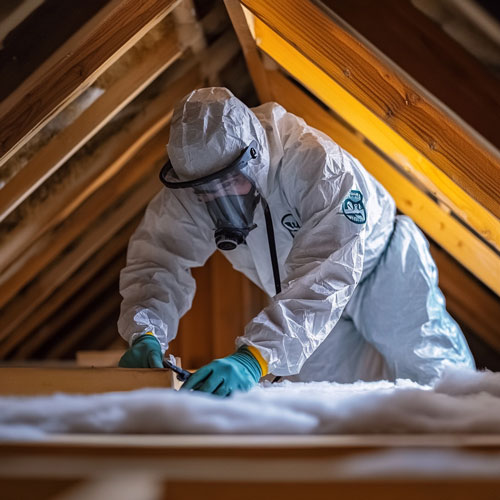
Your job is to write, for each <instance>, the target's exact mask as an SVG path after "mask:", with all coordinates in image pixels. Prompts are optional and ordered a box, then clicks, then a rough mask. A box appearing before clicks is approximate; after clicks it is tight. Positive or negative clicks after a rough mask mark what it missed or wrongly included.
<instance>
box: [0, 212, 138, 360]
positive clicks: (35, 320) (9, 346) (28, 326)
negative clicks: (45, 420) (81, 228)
mask: <svg viewBox="0 0 500 500" xmlns="http://www.w3.org/2000/svg"><path fill="white" fill-rule="evenodd" d="M138 222H139V218H138V217H136V218H135V219H132V220H131V221H130V222H128V223H127V224H126V225H125V226H124V227H123V228H122V229H120V230H119V231H118V232H117V233H116V234H115V235H114V236H113V238H112V239H110V240H109V241H108V242H106V243H105V244H104V245H103V246H102V247H101V248H100V249H99V250H98V251H97V252H96V253H95V254H94V255H92V257H91V258H90V259H88V260H87V261H86V262H85V263H83V264H82V266H81V267H80V268H79V269H77V270H76V271H75V273H74V274H73V275H71V276H70V277H69V279H67V280H66V281H65V282H64V283H63V284H62V285H61V286H59V287H58V288H57V289H56V291H55V292H54V293H53V294H51V295H50V296H49V297H48V298H47V300H45V301H44V302H43V303H42V304H40V305H39V306H38V307H37V308H36V309H34V310H33V308H31V312H30V311H26V312H25V315H23V316H22V317H20V318H19V319H18V320H17V321H14V322H13V324H12V325H11V327H10V332H11V333H10V334H9V335H8V336H6V337H5V338H4V339H3V340H1V341H0V359H5V358H6V357H7V356H8V355H9V353H10V352H11V351H12V350H13V349H15V348H16V347H17V346H18V345H19V344H21V343H24V341H25V339H26V338H27V337H28V336H29V340H28V342H30V341H31V338H34V337H32V336H31V334H32V333H33V332H34V331H35V330H37V332H38V331H39V330H40V329H41V328H42V326H41V325H43V324H44V323H45V321H46V320H47V319H48V318H49V317H50V316H51V315H52V314H54V313H55V312H56V310H57V309H58V308H59V307H61V306H62V305H63V304H64V302H66V300H67V299H68V298H69V297H71V296H72V295H74V294H75V293H76V292H77V290H79V289H80V288H81V287H83V286H84V285H85V283H86V282H87V281H89V280H90V279H92V277H93V276H95V275H96V274H97V273H98V272H100V271H101V270H102V269H103V268H104V266H106V265H108V263H109V262H110V261H111V260H112V259H113V258H114V257H115V256H116V254H117V253H118V252H120V251H121V250H122V249H123V248H125V247H126V246H127V243H128V240H129V239H130V236H131V235H132V233H133V231H135V229H136V227H137V224H138ZM36 335H38V333H37V334H36Z"/></svg>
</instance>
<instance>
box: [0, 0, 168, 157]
mask: <svg viewBox="0 0 500 500" xmlns="http://www.w3.org/2000/svg"><path fill="white" fill-rule="evenodd" d="M177 3H178V0H142V1H141V2H137V1H136V0H109V1H108V3H107V4H106V6H105V7H103V8H102V9H100V10H99V11H98V12H97V14H96V15H95V16H93V17H92V18H91V19H90V20H89V21H88V22H87V23H85V25H84V26H82V28H81V29H80V30H78V31H77V32H76V33H75V34H74V35H73V36H72V37H71V38H70V39H69V40H68V41H67V42H66V43H64V44H63V45H62V46H61V47H60V48H59V49H58V50H56V52H55V53H54V54H52V56H50V57H49V59H47V60H46V61H45V62H44V63H43V64H42V65H41V66H40V67H39V68H38V69H37V70H36V71H35V72H34V73H33V74H32V75H30V76H29V77H28V78H27V79H26V80H25V81H24V82H23V83H22V84H21V85H20V86H19V87H17V88H16V90H15V91H13V92H12V93H11V94H10V95H9V96H8V97H7V98H6V99H4V100H3V101H2V102H1V103H0V165H2V164H3V163H5V161H7V160H8V159H9V158H10V157H11V156H12V155H13V154H14V153H15V152H16V151H17V150H18V149H19V148H20V147H21V146H22V145H23V144H25V143H26V142H27V141H28V140H29V139H30V138H31V137H32V136H33V135H34V134H35V133H36V132H37V131H38V130H40V128H41V127H42V126H43V125H44V124H45V123H47V122H48V121H49V120H50V119H51V118H52V117H53V116H55V114H56V113H57V112H58V111H59V110H61V109H62V108H63V107H64V106H65V105H67V104H68V103H69V102H71V101H72V100H73V99H74V98H75V97H76V96H77V95H79V94H80V93H81V92H82V91H83V90H85V89H86V88H87V87H88V86H89V85H91V84H92V83H93V82H94V81H95V80H96V78H97V77H98V76H99V75H100V74H102V73H103V72H104V71H105V70H106V69H107V68H108V67H109V66H111V64H112V63H113V62H115V61H116V60H117V59H118V58H119V57H120V56H121V55H122V54H123V53H124V52H125V51H126V50H127V49H128V48H130V47H131V46H132V45H133V44H135V43H136V42H137V40H139V39H140V38H141V37H142V36H143V35H144V34H145V33H147V32H148V31H149V30H150V29H151V28H153V27H154V26H155V25H156V24H157V23H158V22H159V21H161V20H162V19H163V18H164V17H165V16H166V15H167V14H168V13H169V12H170V11H171V10H172V9H173V8H174V7H175V6H176V4H177ZM62 75H64V78H62Z"/></svg>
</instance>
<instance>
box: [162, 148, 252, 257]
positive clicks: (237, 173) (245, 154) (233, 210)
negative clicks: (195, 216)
mask: <svg viewBox="0 0 500 500" xmlns="http://www.w3.org/2000/svg"><path fill="white" fill-rule="evenodd" d="M255 158H257V143H256V141H252V142H251V143H250V144H249V145H248V146H247V147H246V148H244V149H243V150H242V151H241V153H240V155H239V156H238V158H236V159H235V160H234V161H233V162H232V163H230V164H229V165H227V166H226V167H224V168H222V169H221V170H219V171H217V172H215V173H213V174H210V175H206V176H204V177H201V178H199V179H195V180H191V181H185V182H184V181H180V180H179V179H178V177H177V175H176V174H175V171H174V169H173V167H172V164H171V163H170V161H168V162H167V164H166V165H165V166H164V167H163V168H162V169H161V172H160V179H161V181H162V182H163V184H164V185H165V186H166V187H168V188H170V189H191V190H192V191H193V192H194V194H195V195H196V197H197V198H198V200H199V201H201V202H204V203H205V205H206V207H207V211H208V214H209V215H210V218H211V219H212V221H213V223H214V238H215V243H216V245H217V248H219V249H220V250H234V249H235V248H236V247H237V246H238V245H241V244H242V243H245V240H246V238H247V236H248V234H249V233H250V231H251V230H252V229H254V228H256V227H257V226H256V224H254V223H253V216H254V212H255V207H256V206H257V204H258V202H259V199H260V196H259V193H258V191H257V189H256V187H255V184H254V181H253V180H252V178H251V176H250V175H249V171H248V169H249V165H248V163H249V161H250V160H252V159H255Z"/></svg>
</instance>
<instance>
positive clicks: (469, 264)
mask: <svg viewBox="0 0 500 500" xmlns="http://www.w3.org/2000/svg"><path fill="white" fill-rule="evenodd" d="M268 78H269V80H270V82H271V85H272V89H273V92H274V98H275V99H276V101H277V102H280V103H281V104H282V105H283V106H284V107H285V108H286V109H288V110H289V111H290V112H292V113H295V114H297V115H298V116H301V117H303V118H304V120H305V121H306V122H307V123H308V124H309V125H311V126H313V127H316V128H318V129H319V130H321V131H323V132H325V133H326V134H327V135H329V136H330V137H332V138H333V139H334V140H335V142H337V143H338V144H339V145H340V146H341V147H343V148H344V149H346V150H347V151H349V152H350V153H351V154H353V155H354V156H355V157H356V158H358V159H359V160H360V161H361V163H362V164H363V165H364V167H365V168H366V169H367V170H368V171H369V172H370V173H371V174H372V175H373V176H374V177H376V178H377V179H378V180H379V181H380V182H381V183H382V184H383V185H384V186H385V188H386V189H387V190H388V191H389V192H390V193H391V195H392V196H393V197H394V199H395V200H396V204H397V206H398V208H399V209H400V210H401V211H402V212H403V213H405V214H407V215H409V216H410V217H412V219H413V220H414V221H415V222H416V223H417V224H418V225H419V226H420V227H421V228H422V230H423V231H425V232H426V233H427V234H428V235H429V236H430V237H431V238H432V239H434V240H435V241H437V242H438V243H439V244H440V245H441V246H442V247H443V248H444V249H445V250H446V251H447V252H449V253H450V254H451V255H452V256H453V257H454V258H456V259H457V260H458V261H459V262H461V263H462V264H463V265H464V266H465V267H466V268H468V269H469V270H470V271H471V272H472V273H473V274H475V275H476V276H477V277H478V279H480V280H481V281H482V282H483V283H485V284H486V285H487V286H489V287H490V288H491V289H492V290H493V291H494V292H496V293H497V294H500V266H499V265H498V255H497V254H496V253H495V252H494V251H493V250H492V249H491V248H489V247H488V246H487V245H485V244H484V243H483V242H482V241H481V240H480V239H479V238H477V237H476V236H474V235H473V234H471V233H470V232H469V231H468V230H467V228H466V227H464V226H463V225H462V224H460V222H459V221H457V220H456V218H454V217H453V216H452V215H450V214H448V213H446V212H445V211H444V210H442V209H441V208H440V207H439V206H438V205H437V204H436V203H434V202H433V201H432V199H431V198H429V197H428V196H427V195H425V194H424V193H423V192H422V191H420V190H419V189H418V188H417V187H415V186H414V185H413V184H412V183H411V182H410V181H409V180H408V179H407V178H406V177H405V176H404V175H403V174H401V173H400V172H398V170H396V169H395V168H394V167H393V166H392V165H391V164H390V163H388V162H387V161H386V160H385V159H384V158H383V157H381V156H379V154H378V153H377V152H376V151H374V150H373V149H371V148H370V147H369V145H368V144H366V143H365V142H364V141H363V140H362V138H360V137H359V136H358V135H357V134H356V133H354V132H352V131H350V130H348V129H347V128H346V127H345V126H344V125H343V124H341V123H340V122H339V121H338V120H336V119H335V118H334V117H333V116H332V115H331V114H329V113H328V112H327V111H325V110H324V109H322V108H321V106H319V105H318V104H317V103H315V102H314V101H313V100H312V99H311V98H310V97H308V96H306V95H305V94H304V93H303V92H302V91H300V90H299V89H298V88H297V87H295V86H294V85H293V84H291V83H290V82H289V81H288V80H286V78H285V77H283V76H282V75H281V74H279V73H278V72H270V74H269V75H268Z"/></svg>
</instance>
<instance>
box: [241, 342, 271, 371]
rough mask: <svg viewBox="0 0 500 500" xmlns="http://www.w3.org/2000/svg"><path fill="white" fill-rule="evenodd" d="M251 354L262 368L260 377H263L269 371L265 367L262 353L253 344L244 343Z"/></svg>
mask: <svg viewBox="0 0 500 500" xmlns="http://www.w3.org/2000/svg"><path fill="white" fill-rule="evenodd" d="M245 347H246V348H247V349H248V350H249V351H250V353H251V354H252V356H253V357H254V358H255V359H256V360H257V363H259V365H260V369H261V370H262V377H265V376H266V375H267V374H268V373H269V369H268V367H267V361H266V360H265V359H264V358H263V357H262V354H261V353H260V351H259V350H258V349H257V348H256V347H254V346H253V345H246V346H245Z"/></svg>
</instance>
